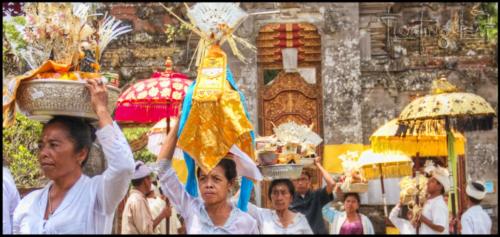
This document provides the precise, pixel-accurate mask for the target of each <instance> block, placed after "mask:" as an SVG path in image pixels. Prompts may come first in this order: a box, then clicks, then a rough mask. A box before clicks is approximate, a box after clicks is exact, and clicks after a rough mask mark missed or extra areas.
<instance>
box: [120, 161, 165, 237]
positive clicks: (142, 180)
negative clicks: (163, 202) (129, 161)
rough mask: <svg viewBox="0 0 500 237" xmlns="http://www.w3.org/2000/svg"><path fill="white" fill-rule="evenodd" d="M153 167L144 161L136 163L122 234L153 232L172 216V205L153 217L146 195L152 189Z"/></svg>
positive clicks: (124, 213)
mask: <svg viewBox="0 0 500 237" xmlns="http://www.w3.org/2000/svg"><path fill="white" fill-rule="evenodd" d="M151 173H152V171H151V169H150V168H149V167H147V166H146V165H145V164H144V162H142V161H137V162H136V163H135V172H134V176H133V177H132V186H133V187H132V189H130V192H129V197H128V198H127V202H126V203H125V207H124V209H123V214H122V215H123V216H122V232H121V233H122V234H153V233H154V229H155V228H156V226H158V224H160V222H161V221H162V220H164V219H165V218H166V217H170V214H171V212H170V207H169V206H165V207H163V209H162V210H161V211H160V213H159V214H158V215H157V216H156V217H155V218H153V215H151V211H150V209H149V204H148V201H147V200H146V195H147V194H148V193H149V192H152V191H151V183H152V180H151V176H150V175H151Z"/></svg>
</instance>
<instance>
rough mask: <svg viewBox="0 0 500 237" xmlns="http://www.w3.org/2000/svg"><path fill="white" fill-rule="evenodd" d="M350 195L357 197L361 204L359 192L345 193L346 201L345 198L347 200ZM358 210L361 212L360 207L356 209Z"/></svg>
mask: <svg viewBox="0 0 500 237" xmlns="http://www.w3.org/2000/svg"><path fill="white" fill-rule="evenodd" d="M349 196H353V197H354V198H356V200H358V204H359V205H361V199H360V198H359V193H344V202H345V200H347V197H349ZM356 212H358V213H359V208H358V210H356Z"/></svg>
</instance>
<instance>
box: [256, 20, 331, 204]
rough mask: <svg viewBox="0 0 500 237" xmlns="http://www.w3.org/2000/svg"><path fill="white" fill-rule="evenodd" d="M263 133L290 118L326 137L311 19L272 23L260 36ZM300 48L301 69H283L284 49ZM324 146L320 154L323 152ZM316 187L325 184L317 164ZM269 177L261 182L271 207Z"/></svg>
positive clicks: (317, 49)
mask: <svg viewBox="0 0 500 237" xmlns="http://www.w3.org/2000/svg"><path fill="white" fill-rule="evenodd" d="M257 47H258V78H259V83H258V90H259V92H258V95H259V135H260V136H269V135H272V134H273V126H279V125H280V124H282V123H286V122H289V121H293V122H296V123H298V124H305V125H311V124H312V125H313V130H314V131H315V132H316V133H318V134H319V135H320V136H321V137H323V130H322V129H323V123H322V122H323V119H322V118H323V115H322V110H323V107H322V105H323V101H322V88H321V84H322V83H321V38H320V36H319V34H318V32H317V28H316V27H315V26H314V25H312V24H309V23H297V24H291V23H289V24H268V25H265V26H263V27H262V28H261V29H260V31H259V36H258V37H257ZM283 48H297V51H298V62H297V67H298V71H297V72H285V71H284V70H283V63H282V54H281V49H283ZM322 151H323V149H322V146H320V147H318V149H317V154H318V155H320V156H321V155H322ZM307 169H311V170H312V171H313V172H312V173H313V178H312V186H313V187H312V188H313V189H315V188H318V187H320V186H321V179H320V178H318V177H320V173H319V171H318V170H317V169H316V168H315V167H314V168H307ZM269 184H270V182H269V181H263V182H261V200H262V202H261V204H262V207H266V208H268V207H270V206H271V205H270V200H269V199H268V197H267V196H268V195H267V193H268V189H269Z"/></svg>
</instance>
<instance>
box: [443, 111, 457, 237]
mask: <svg viewBox="0 0 500 237" xmlns="http://www.w3.org/2000/svg"><path fill="white" fill-rule="evenodd" d="M444 127H445V129H446V145H447V147H448V170H449V171H450V199H451V200H448V201H449V202H451V215H452V218H453V219H454V218H455V216H456V213H457V210H456V207H455V183H454V181H453V164H454V162H455V157H454V156H455V151H454V150H453V148H454V147H453V146H454V144H453V143H454V141H453V139H454V138H453V134H452V133H451V129H450V119H449V117H448V116H446V117H445V125H444ZM453 234H457V223H455V224H454V225H453Z"/></svg>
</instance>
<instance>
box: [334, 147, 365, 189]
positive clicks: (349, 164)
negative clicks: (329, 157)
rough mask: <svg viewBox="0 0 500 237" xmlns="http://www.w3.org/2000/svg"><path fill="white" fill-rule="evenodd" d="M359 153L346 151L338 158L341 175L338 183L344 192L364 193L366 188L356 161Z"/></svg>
mask: <svg viewBox="0 0 500 237" xmlns="http://www.w3.org/2000/svg"><path fill="white" fill-rule="evenodd" d="M359 156H360V153H359V152H357V151H347V152H346V153H344V154H342V155H340V156H339V158H340V160H342V169H343V173H342V175H341V177H340V180H339V182H340V183H342V184H341V186H340V188H341V189H342V190H343V191H344V192H365V191H367V188H368V181H367V180H366V179H365V178H364V177H363V176H362V174H361V167H360V165H359V163H358V161H357V159H358V157H359Z"/></svg>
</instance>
